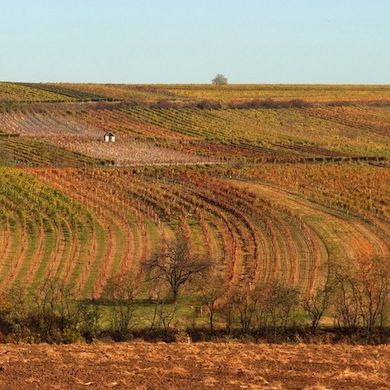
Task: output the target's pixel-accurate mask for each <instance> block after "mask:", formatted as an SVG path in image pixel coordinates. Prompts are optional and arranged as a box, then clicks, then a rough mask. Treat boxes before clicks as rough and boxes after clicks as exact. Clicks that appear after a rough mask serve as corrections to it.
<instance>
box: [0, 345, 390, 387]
mask: <svg viewBox="0 0 390 390" xmlns="http://www.w3.org/2000/svg"><path fill="white" fill-rule="evenodd" d="M389 361H390V346H376V347H371V346H350V345H304V344H299V345H267V344H260V345H256V344H239V343H229V344H226V343H218V344H216V343H199V344H165V343H157V344H148V343H142V342H134V343H130V344H109V343H104V344H103V343H97V344H93V345H85V344H73V345H11V344H8V345H7V344H6V345H1V346H0V388H1V389H10V390H12V389H89V388H90V389H110V388H114V389H145V390H146V389H180V390H185V389H205V388H209V389H307V390H308V389H313V390H314V389H322V390H325V389H388V388H390V385H389V384H390V364H389Z"/></svg>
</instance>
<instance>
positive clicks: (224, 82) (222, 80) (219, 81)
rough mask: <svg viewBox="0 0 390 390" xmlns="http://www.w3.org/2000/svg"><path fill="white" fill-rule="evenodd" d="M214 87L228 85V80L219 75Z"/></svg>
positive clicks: (214, 81) (215, 78)
mask: <svg viewBox="0 0 390 390" xmlns="http://www.w3.org/2000/svg"><path fill="white" fill-rule="evenodd" d="M212 83H213V85H227V83H228V79H227V77H225V76H224V75H223V74H217V75H216V76H215V77H214V78H213V80H212Z"/></svg>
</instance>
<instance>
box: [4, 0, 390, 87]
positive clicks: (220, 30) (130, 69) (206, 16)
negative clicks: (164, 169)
mask: <svg viewBox="0 0 390 390" xmlns="http://www.w3.org/2000/svg"><path fill="white" fill-rule="evenodd" d="M389 17H390V0H290V1H287V0H267V1H266V0H257V1H256V0H236V1H233V0H196V1H194V0H187V1H186V0H139V1H135V0H134V1H132V0H128V1H125V0H19V1H18V0H13V1H10V0H0V80H11V81H75V82H83V81H84V82H127V83H158V82H161V83H200V82H209V81H210V80H211V78H212V77H213V76H214V75H215V74H216V73H224V74H225V75H226V76H227V77H228V78H229V81H230V82H232V83H389V81H390V77H389V76H390V22H389Z"/></svg>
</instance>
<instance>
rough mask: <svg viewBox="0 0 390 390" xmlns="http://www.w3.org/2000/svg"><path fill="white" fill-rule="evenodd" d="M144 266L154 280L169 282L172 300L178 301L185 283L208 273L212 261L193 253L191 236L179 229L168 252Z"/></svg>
mask: <svg viewBox="0 0 390 390" xmlns="http://www.w3.org/2000/svg"><path fill="white" fill-rule="evenodd" d="M144 266H145V268H146V270H147V272H148V273H149V275H150V277H151V279H152V280H155V281H158V280H162V281H164V282H166V283H168V285H169V287H170V290H171V293H172V300H173V302H176V300H177V298H178V296H179V292H180V289H181V288H182V287H183V286H184V284H186V283H187V282H189V281H191V280H192V279H193V278H194V277H195V276H198V275H201V274H205V273H207V271H208V270H209V269H210V267H211V261H210V260H208V259H201V258H198V257H197V256H196V255H194V254H192V253H191V248H190V239H189V237H188V236H187V235H186V234H185V233H184V232H183V231H179V232H177V234H176V238H175V239H174V240H173V241H172V242H170V243H169V244H168V248H167V251H166V253H162V254H160V255H157V256H156V257H154V258H152V259H151V260H149V261H147V262H145V264H144Z"/></svg>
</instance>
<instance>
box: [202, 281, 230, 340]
mask: <svg viewBox="0 0 390 390" xmlns="http://www.w3.org/2000/svg"><path fill="white" fill-rule="evenodd" d="M203 287H204V289H203V291H202V295H201V302H202V305H203V308H205V309H206V312H207V315H208V320H209V326H210V331H211V332H213V331H214V319H215V315H216V313H217V309H218V301H219V300H220V298H221V296H222V295H223V293H224V291H225V288H224V280H223V277H222V276H221V275H215V276H213V277H212V278H211V279H209V283H208V285H207V286H203Z"/></svg>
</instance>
